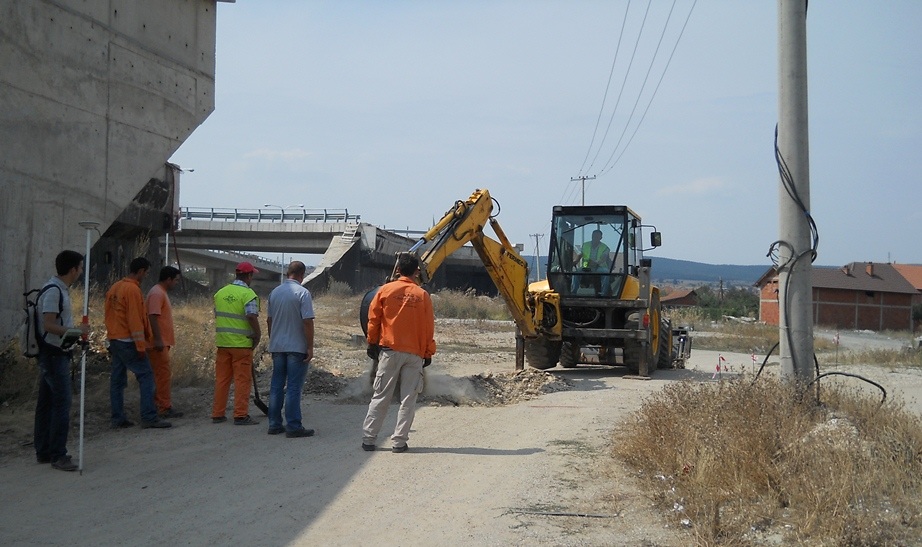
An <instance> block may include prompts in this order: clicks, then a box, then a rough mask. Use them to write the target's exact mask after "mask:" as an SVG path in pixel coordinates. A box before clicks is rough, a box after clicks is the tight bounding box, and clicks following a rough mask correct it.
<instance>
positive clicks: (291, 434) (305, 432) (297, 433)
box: [285, 428, 314, 439]
mask: <svg viewBox="0 0 922 547" xmlns="http://www.w3.org/2000/svg"><path fill="white" fill-rule="evenodd" d="M285 436H286V437H288V438H289V439H294V438H296V437H313V436H314V430H313V429H304V428H301V429H295V430H294V431H288V432H286V433H285Z"/></svg>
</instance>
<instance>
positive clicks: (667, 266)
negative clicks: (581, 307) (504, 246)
mask: <svg viewBox="0 0 922 547" xmlns="http://www.w3.org/2000/svg"><path fill="white" fill-rule="evenodd" d="M523 258H524V259H525V260H526V262H528V265H529V268H531V271H532V275H534V271H535V257H534V255H531V256H523ZM652 260H653V279H654V281H663V282H667V283H673V284H678V283H680V282H691V283H692V284H695V283H700V284H709V283H718V282H719V281H721V280H723V281H724V283H732V284H740V285H752V284H754V283H755V282H756V281H757V280H758V279H759V277H761V276H762V274H764V273H765V272H766V271H768V268H769V267H770V266H769V265H764V266H738V265H734V264H705V263H702V262H692V261H690V260H675V259H672V258H661V257H653V258H652ZM546 264H547V257H546V256H542V257H541V271H542V273H543V272H544V268H545V265H546Z"/></svg>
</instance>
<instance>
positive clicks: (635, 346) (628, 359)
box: [622, 312, 644, 374]
mask: <svg viewBox="0 0 922 547" xmlns="http://www.w3.org/2000/svg"><path fill="white" fill-rule="evenodd" d="M624 328H626V329H629V330H637V329H638V328H640V312H634V313H631V314H629V315H628V316H627V321H625V322H624ZM622 351H623V352H624V353H623V355H624V366H626V367H627V369H628V370H629V371H631V374H639V373H640V360H641V359H642V358H643V351H644V348H643V344H641V343H640V340H634V339H631V338H628V339H626V340H625V341H624V349H623V350H622Z"/></svg>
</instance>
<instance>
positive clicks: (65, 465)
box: [51, 456, 77, 471]
mask: <svg viewBox="0 0 922 547" xmlns="http://www.w3.org/2000/svg"><path fill="white" fill-rule="evenodd" d="M51 467H53V468H55V469H60V470H61V471H76V470H77V464H75V463H74V462H73V461H71V459H70V456H61V457H60V458H58V459H56V460H55V461H53V462H51Z"/></svg>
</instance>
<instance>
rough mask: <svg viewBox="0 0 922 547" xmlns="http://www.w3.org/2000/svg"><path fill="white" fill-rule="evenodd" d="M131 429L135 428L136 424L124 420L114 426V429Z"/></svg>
mask: <svg viewBox="0 0 922 547" xmlns="http://www.w3.org/2000/svg"><path fill="white" fill-rule="evenodd" d="M129 427H134V422H132V421H131V420H122V421H121V422H119V423H117V424H115V423H114V424H112V429H128V428H129Z"/></svg>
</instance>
